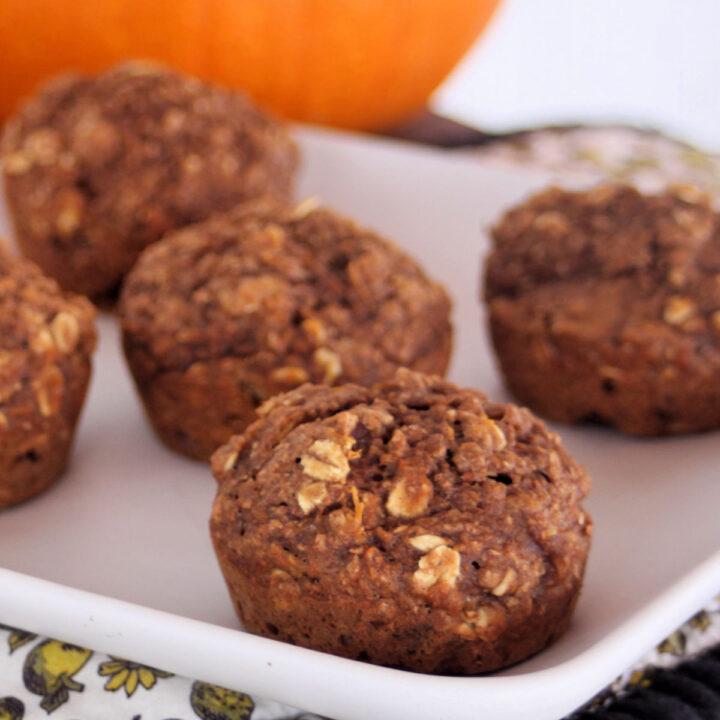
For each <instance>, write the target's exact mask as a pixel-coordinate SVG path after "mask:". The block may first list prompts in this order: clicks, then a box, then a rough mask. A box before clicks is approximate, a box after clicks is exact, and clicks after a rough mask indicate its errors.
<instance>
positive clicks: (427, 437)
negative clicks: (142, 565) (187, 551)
mask: <svg viewBox="0 0 720 720" xmlns="http://www.w3.org/2000/svg"><path fill="white" fill-rule="evenodd" d="M262 415H263V417H262V419H261V420H259V421H258V422H256V423H255V424H253V425H252V426H251V427H250V428H249V429H248V431H247V432H246V433H245V434H244V435H242V436H236V437H234V438H233V439H232V440H231V441H230V442H229V443H228V444H227V445H225V446H223V447H222V448H221V449H220V450H218V451H217V452H216V453H215V454H214V456H213V470H214V473H215V476H216V478H217V479H218V481H219V488H218V495H217V498H216V501H215V504H214V508H213V514H212V518H211V534H212V538H213V542H214V545H215V549H216V552H217V555H218V559H219V562H220V566H221V568H222V570H223V573H224V575H225V579H226V582H227V584H228V587H229V590H230V594H231V596H232V598H233V601H234V603H235V607H236V610H237V612H238V614H239V616H240V618H241V619H242V621H243V622H244V624H245V625H246V627H247V628H248V629H249V630H251V631H252V632H256V633H259V634H262V635H265V636H268V637H275V638H278V639H281V640H286V641H289V642H293V643H296V644H299V645H303V646H306V647H311V648H315V649H319V650H324V651H327V652H332V653H335V654H338V655H342V656H345V657H350V658H355V659H361V660H368V661H370V662H374V663H379V664H384V665H390V666H395V667H402V668H407V669H411V670H417V671H422V672H434V673H458V674H475V673H480V672H486V671H489V670H494V669H497V668H499V667H504V666H506V665H510V664H512V663H514V662H517V661H519V660H521V659H523V658H525V657H527V656H529V655H531V654H533V653H535V652H537V651H538V650H540V649H542V648H543V647H545V646H546V645H547V644H548V643H549V642H551V641H552V640H553V639H554V638H556V637H557V636H559V635H560V634H561V633H562V632H563V631H564V630H565V628H566V627H567V624H568V622H569V619H570V615H571V612H572V609H573V607H574V605H575V602H576V600H577V596H578V593H579V590H580V585H581V582H582V576H583V570H584V566H585V560H586V556H587V552H588V549H589V544H590V533H591V522H590V519H589V516H588V515H587V513H586V512H585V511H584V510H583V509H582V506H581V500H582V498H583V497H584V496H585V494H586V493H587V492H588V490H589V485H590V481H589V478H588V476H587V475H586V473H585V472H584V471H583V470H582V468H580V467H579V466H578V465H577V464H576V463H574V462H573V461H572V460H571V459H570V458H569V457H568V455H567V454H566V453H565V452H564V450H563V449H562V447H561V446H560V444H559V442H558V439H557V436H555V435H554V434H553V433H550V432H549V431H547V429H546V428H545V427H544V425H543V424H542V423H541V422H539V421H538V420H537V419H535V418H534V417H533V416H532V415H531V413H529V412H528V411H527V410H524V409H519V408H517V407H515V406H512V405H507V406H506V405H498V404H494V403H490V402H489V401H488V400H487V399H486V398H485V397H484V395H483V394H482V393H480V392H479V391H475V390H464V389H460V388H458V387H457V386H455V385H452V384H450V383H447V382H444V381H442V380H440V379H439V378H433V377H429V376H424V375H421V374H418V373H412V372H410V371H407V370H400V371H398V373H397V375H396V376H395V378H394V379H392V380H389V381H386V382H384V383H381V384H379V385H376V386H374V387H372V388H364V387H360V386H357V385H344V386H341V387H338V388H322V387H316V386H309V385H306V386H303V387H301V388H298V389H297V390H294V391H291V392H290V393H287V394H284V395H280V396H277V397H275V398H273V399H271V400H270V401H269V402H268V403H266V405H265V406H263V408H262Z"/></svg>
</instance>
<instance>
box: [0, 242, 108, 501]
mask: <svg viewBox="0 0 720 720" xmlns="http://www.w3.org/2000/svg"><path fill="white" fill-rule="evenodd" d="M94 316H95V311H94V309H93V307H92V305H91V304H90V303H89V302H88V301H87V300H86V299H85V298H84V297H80V296H77V295H70V294H64V293H62V292H61V291H60V289H59V288H58V286H57V283H56V282H55V281H54V280H51V279H50V278H47V277H45V276H44V275H43V274H42V273H41V272H40V270H39V268H38V267H36V266H35V265H33V264H32V263H30V262H28V261H26V260H22V259H20V258H16V257H13V256H12V255H11V254H10V253H9V252H8V250H7V248H6V247H5V245H4V244H3V243H0V508H4V507H8V506H9V505H14V504H15V503H18V502H21V501H22V500H25V499H27V498H29V497H31V496H33V495H36V494H37V493H39V492H40V491H41V490H44V489H45V488H46V487H47V486H48V485H50V484H51V483H52V482H53V481H54V480H55V479H56V478H57V477H58V476H59V475H60V474H61V473H62V471H63V470H64V469H65V466H66V464H67V461H68V455H69V453H70V447H71V445H72V439H73V433H74V431H75V425H76V422H77V419H78V416H79V414H80V410H81V408H82V404H83V400H84V398H85V390H86V389H87V384H88V380H89V377H90V355H91V354H92V352H93V350H94V349H95V330H94V328H93V319H94Z"/></svg>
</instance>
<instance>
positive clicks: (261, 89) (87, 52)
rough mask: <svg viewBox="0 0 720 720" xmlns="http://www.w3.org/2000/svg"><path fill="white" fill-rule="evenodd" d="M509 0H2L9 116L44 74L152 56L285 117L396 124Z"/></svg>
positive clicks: (3, 80) (0, 100) (0, 51)
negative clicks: (242, 94) (244, 93)
mask: <svg viewBox="0 0 720 720" xmlns="http://www.w3.org/2000/svg"><path fill="white" fill-rule="evenodd" d="M498 2H499V0H18V1H17V2H16V1H15V0H0V63H1V65H2V66H1V67H0V118H2V117H5V116H7V114H8V113H10V112H11V111H12V109H13V108H14V107H15V106H16V104H17V102H18V100H19V98H21V97H22V96H24V95H27V94H28V93H30V92H31V91H32V90H33V89H34V88H35V87H36V86H37V84H38V83H39V82H40V81H42V80H43V79H44V78H46V77H48V76H50V75H53V74H55V73H58V72H62V71H66V70H84V71H90V72H95V71H98V70H101V69H104V68H106V67H108V66H109V65H111V64H113V63H115V62H118V61H120V60H124V59H128V58H152V59H155V60H159V61H162V62H165V63H167V64H168V65H170V66H172V67H175V68H177V69H179V70H182V71H185V72H188V73H191V74H194V75H198V76H200V77H203V78H206V79H208V80H212V81H216V82H219V83H222V84H225V85H229V86H233V87H239V88H243V89H244V90H245V91H247V92H248V93H249V94H250V95H252V96H253V97H254V98H255V99H256V100H257V101H258V102H259V103H260V104H262V105H264V106H266V107H268V108H271V109H273V110H275V111H276V112H277V113H279V114H281V115H284V116H286V117H290V118H294V119H298V120H304V121H309V122H317V123H323V124H329V125H336V126H341V127H347V128H363V129H366V128H379V127H385V126H389V125H391V124H393V123H396V122H398V121H400V120H402V119H403V118H405V117H407V116H409V115H410V114H412V113H413V112H415V111H417V110H418V109H419V108H421V107H422V105H423V104H424V102H425V100H426V99H427V97H428V96H429V95H430V93H431V92H432V90H433V89H434V88H435V87H437V85H439V83H440V82H441V81H442V79H443V78H444V77H445V76H446V75H447V73H448V72H449V71H450V70H451V69H452V67H453V66H454V65H455V63H456V62H457V61H458V60H459V59H460V57H461V56H462V55H463V54H464V53H465V52H466V50H467V49H468V48H469V47H470V45H471V44H472V42H473V40H474V39H475V38H476V37H477V35H478V34H479V33H480V31H481V30H482V28H483V27H484V26H485V24H486V23H487V21H488V20H489V18H490V15H491V14H492V11H493V10H494V8H495V6H496V5H497V3H498Z"/></svg>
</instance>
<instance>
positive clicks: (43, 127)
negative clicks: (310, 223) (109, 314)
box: [2, 63, 297, 297]
mask: <svg viewBox="0 0 720 720" xmlns="http://www.w3.org/2000/svg"><path fill="white" fill-rule="evenodd" d="M2 160H3V162H2V167H3V173H4V177H5V185H6V193H7V200H8V205H9V208H10V211H11V216H12V220H13V222H14V225H15V231H16V235H17V240H18V243H19V245H20V248H21V249H22V251H23V253H24V254H25V255H27V256H28V257H29V258H31V259H32V260H34V261H35V262H36V263H38V265H40V267H41V268H42V269H43V270H44V271H45V272H46V273H47V274H49V275H51V276H52V277H54V278H56V279H57V281H58V282H59V283H60V285H61V286H62V287H64V288H65V289H67V290H72V291H74V292H80V293H83V294H85V295H90V296H93V297H96V296H99V295H100V296H102V295H107V294H111V293H112V292H113V291H114V290H116V289H117V286H118V284H119V282H120V280H121V278H122V276H123V275H124V274H125V273H126V272H127V271H128V270H129V269H130V267H131V266H132V264H133V263H134V261H135V259H136V257H137V255H138V253H139V252H140V251H141V250H142V249H143V248H145V247H146V246H147V245H149V244H150V243H153V242H155V241H156V240H158V239H159V238H160V237H161V236H162V235H164V234H165V233H167V232H168V231H170V230H173V229H175V228H178V227H182V226H184V225H187V224H189V223H192V222H197V221H200V220H204V219H205V218H207V217H208V216H209V215H210V214H212V213H213V212H218V211H224V210H229V209H230V208H231V207H233V206H234V205H236V204H237V203H238V202H240V201H243V200H245V199H248V198H253V197H257V196H260V195H265V194H269V195H272V196H274V197H277V198H279V199H281V200H287V199H289V197H290V193H291V186H292V180H293V174H294V171H295V168H296V164H297V151H296V148H295V145H294V144H293V142H292V141H291V140H290V138H289V137H288V135H287V134H286V132H285V130H284V129H283V128H282V127H281V126H280V125H278V124H277V123H276V122H275V121H274V120H272V119H271V118H269V117H267V116H266V115H265V114H263V113H262V112H260V111H259V110H257V109H255V108H254V107H252V106H251V105H250V104H249V103H248V102H247V100H246V99H245V98H244V97H243V96H242V95H239V94H237V93H234V92H228V91H225V90H221V89H218V88H215V87H212V86H209V85H206V84H204V83H202V82H200V81H199V80H196V79H194V78H189V77H184V76H182V75H178V74H175V73H173V72H171V71H169V70H166V69H163V68H160V67H154V66H150V65H142V64H138V63H136V64H127V65H123V66H120V67H117V68H115V69H113V70H111V71H109V72H108V73H106V74H104V75H100V76H98V77H94V78H90V77H84V76H67V77H62V78H59V79H56V80H54V81H53V82H51V83H50V84H48V85H47V86H46V87H44V88H43V89H41V90H40V91H39V92H38V93H37V94H36V95H35V97H34V98H33V99H32V100H31V101H30V102H29V103H28V104H27V105H26V106H25V107H24V108H23V109H22V110H21V111H20V113H19V114H18V115H17V116H16V117H15V118H13V119H12V120H10V121H9V123H8V125H7V127H6V130H5V133H4V137H3V142H2Z"/></svg>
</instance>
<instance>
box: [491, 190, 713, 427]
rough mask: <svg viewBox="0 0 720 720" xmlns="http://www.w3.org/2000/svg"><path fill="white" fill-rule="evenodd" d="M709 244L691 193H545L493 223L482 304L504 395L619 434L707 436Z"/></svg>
mask: <svg viewBox="0 0 720 720" xmlns="http://www.w3.org/2000/svg"><path fill="white" fill-rule="evenodd" d="M718 230H719V227H718V219H717V215H716V213H715V212H714V211H713V209H712V207H711V205H710V203H709V200H708V199H707V198H705V197H703V196H701V195H700V194H699V193H698V192H696V191H694V190H692V189H691V188H677V189H674V190H669V191H667V192H665V193H663V194H661V195H656V196H644V195H642V194H640V193H639V192H638V191H636V190H634V189H632V188H629V187H623V186H600V187H597V188H594V189H593V190H591V191H589V192H568V191H564V190H560V189H557V188H556V189H552V190H549V191H546V192H544V193H540V194H539V195H536V196H535V197H533V198H531V199H530V200H528V201H527V202H525V203H523V204H521V205H520V206H518V207H517V208H515V209H513V210H511V211H510V212H509V213H507V214H506V215H505V217H504V218H503V219H502V220H501V221H500V222H499V223H498V225H497V226H496V227H495V228H494V230H493V237H494V241H495V243H494V249H493V250H492V252H491V253H490V255H489V257H488V261H487V267H486V275H485V299H486V301H487V303H488V306H489V322H490V329H491V332H492V336H493V342H494V345H495V350H496V352H497V355H498V358H499V361H500V365H501V368H502V370H503V373H504V375H505V378H506V381H507V383H508V386H509V387H510V389H511V391H512V392H513V394H514V395H515V396H516V397H517V398H518V399H519V400H520V401H521V402H523V403H525V404H527V405H529V406H530V407H531V408H533V409H534V410H536V411H537V412H539V413H541V414H542V415H544V416H546V417H549V418H552V419H555V420H560V421H563V422H579V421H584V420H596V421H600V422H603V423H606V424H610V425H613V426H616V427H617V428H619V429H620V430H623V431H625V432H629V433H633V434H640V435H660V434H667V433H676V432H687V431H696V430H706V429H711V428H715V427H718V426H720V390H718V388H720V312H718V310H720V234H719V233H718Z"/></svg>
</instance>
